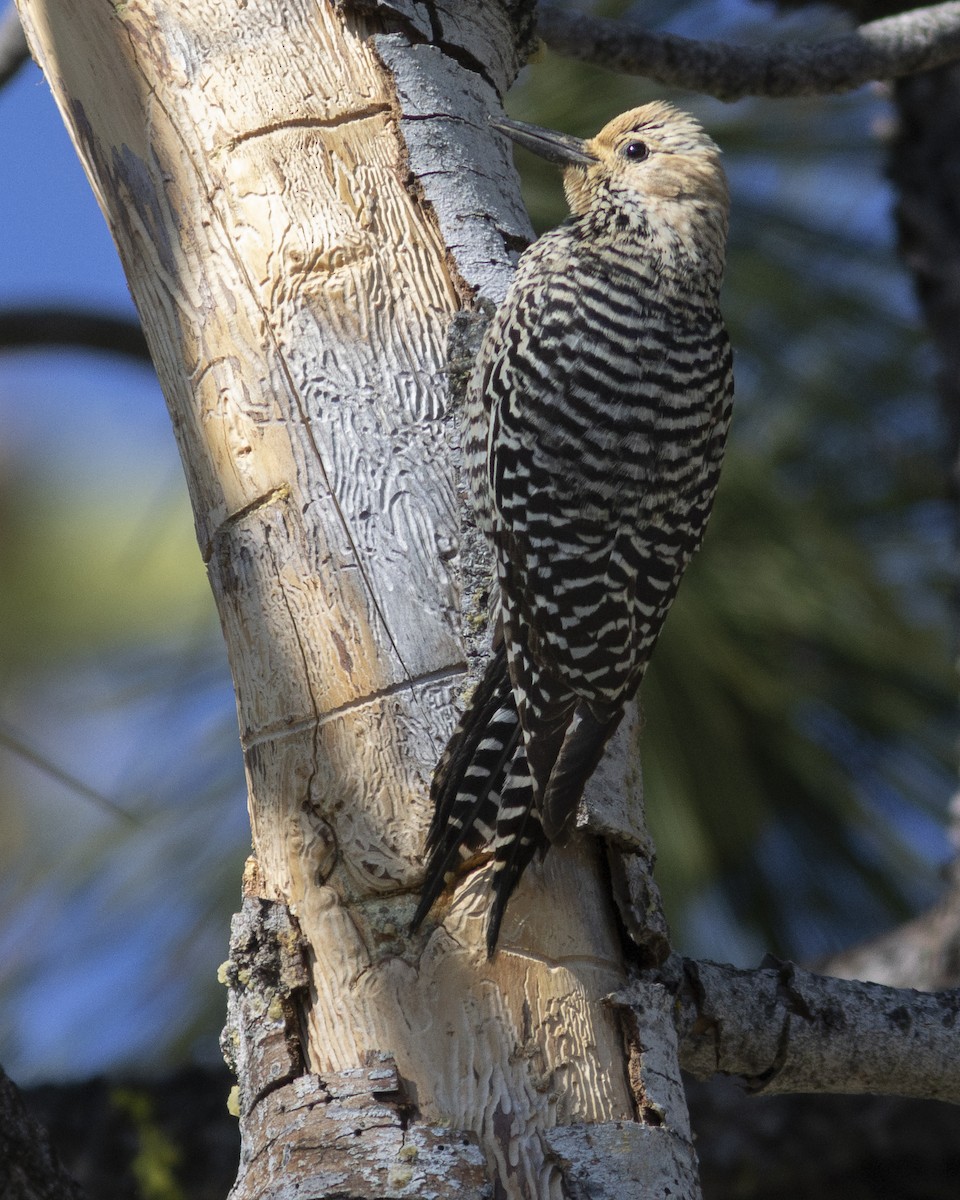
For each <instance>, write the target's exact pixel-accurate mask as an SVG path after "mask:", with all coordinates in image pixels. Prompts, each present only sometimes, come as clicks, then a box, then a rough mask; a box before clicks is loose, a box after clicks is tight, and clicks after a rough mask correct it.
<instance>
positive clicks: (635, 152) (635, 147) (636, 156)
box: [623, 142, 650, 162]
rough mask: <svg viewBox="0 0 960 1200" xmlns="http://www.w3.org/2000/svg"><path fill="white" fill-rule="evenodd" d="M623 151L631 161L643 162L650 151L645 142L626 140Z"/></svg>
mask: <svg viewBox="0 0 960 1200" xmlns="http://www.w3.org/2000/svg"><path fill="white" fill-rule="evenodd" d="M623 153H624V156H625V157H626V158H629V159H630V161H631V162H643V160H644V159H645V158H646V157H647V155H648V154H649V153H650V150H649V148H648V147H647V143H646V142H627V144H626V145H625V146H624V148H623Z"/></svg>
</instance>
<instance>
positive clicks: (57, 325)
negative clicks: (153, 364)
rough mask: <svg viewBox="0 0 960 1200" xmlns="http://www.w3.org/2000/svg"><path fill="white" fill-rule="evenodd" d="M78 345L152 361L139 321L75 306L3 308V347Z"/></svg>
mask: <svg viewBox="0 0 960 1200" xmlns="http://www.w3.org/2000/svg"><path fill="white" fill-rule="evenodd" d="M28 346H75V347H77V348H78V349H80V350H100V351H104V352H105V353H107V354H122V355H125V356H126V357H128V358H135V359H138V360H140V361H142V362H150V351H149V350H148V349H147V342H146V339H145V338H144V336H143V330H142V329H141V328H140V324H139V322H138V321H135V320H131V319H130V318H129V317H111V316H107V315H105V314H103V313H94V312H85V311H84V310H83V309H75V308H10V309H0V350H22V349H25V348H26V347H28Z"/></svg>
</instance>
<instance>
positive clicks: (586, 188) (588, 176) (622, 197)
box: [493, 100, 730, 270]
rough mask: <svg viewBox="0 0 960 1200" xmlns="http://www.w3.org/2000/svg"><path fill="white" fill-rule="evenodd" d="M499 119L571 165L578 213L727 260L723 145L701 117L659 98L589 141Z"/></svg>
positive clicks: (567, 169)
mask: <svg viewBox="0 0 960 1200" xmlns="http://www.w3.org/2000/svg"><path fill="white" fill-rule="evenodd" d="M493 123H494V125H495V126H496V127H497V128H498V129H500V130H502V131H503V132H504V133H506V134H508V136H509V137H511V138H512V139H513V140H514V141H516V142H518V143H519V144H520V145H522V146H526V147H527V149H529V150H532V151H533V152H534V153H536V154H539V155H540V156H541V157H543V158H547V159H549V160H550V161H551V162H556V163H558V164H560V165H561V166H562V167H563V168H564V171H563V183H564V190H565V191H566V194H567V200H568V202H569V204H570V208H571V210H572V212H573V213H574V215H575V216H577V217H580V218H584V219H585V220H587V221H594V220H595V222H596V224H597V226H598V228H602V227H603V226H604V225H608V226H611V227H612V228H617V227H621V228H622V227H628V228H632V229H635V230H639V231H643V232H644V233H645V234H646V235H648V236H649V237H650V238H651V239H652V240H653V241H654V242H655V243H658V244H661V243H662V245H661V249H662V250H664V248H666V252H668V251H669V247H670V246H671V245H672V246H674V247H675V251H676V252H677V253H679V255H680V256H681V257H682V258H683V259H690V260H693V261H694V262H695V261H696V260H701V259H709V260H711V261H712V260H718V261H719V265H720V269H721V270H722V261H723V255H724V248H725V243H726V233H727V217H728V213H729V208H730V194H729V191H728V189H727V179H726V175H725V174H724V171H723V167H722V166H721V164H720V151H719V150H718V148H717V146H716V144H715V143H714V142H713V140H712V139H711V138H710V137H709V136H708V135H707V134H706V133H704V131H703V129H702V128H701V126H700V125H699V123H698V122H697V121H695V120H694V118H693V117H691V116H689V115H688V114H687V113H684V112H680V111H679V110H678V109H676V108H674V107H673V105H671V104H666V103H664V102H663V101H659V100H657V101H654V102H653V103H651V104H644V105H642V106H641V107H640V108H633V109H631V110H630V111H629V112H625V113H621V114H620V116H619V117H614V119H613V120H612V121H610V122H609V123H608V124H606V125H604V127H603V129H601V130H600V132H599V133H598V134H597V135H596V137H592V138H589V139H587V140H586V141H584V140H581V139H580V138H575V137H570V136H569V135H567V134H562V133H555V132H554V131H552V130H548V129H540V128H539V127H537V126H535V125H526V124H522V123H521V122H519V121H504V120H497V121H494V122H493Z"/></svg>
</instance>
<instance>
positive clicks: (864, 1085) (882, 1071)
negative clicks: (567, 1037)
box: [614, 957, 960, 1104]
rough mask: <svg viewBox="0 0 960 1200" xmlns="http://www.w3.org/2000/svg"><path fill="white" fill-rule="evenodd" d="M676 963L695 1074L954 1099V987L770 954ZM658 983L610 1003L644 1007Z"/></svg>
mask: <svg viewBox="0 0 960 1200" xmlns="http://www.w3.org/2000/svg"><path fill="white" fill-rule="evenodd" d="M675 965H679V964H675ZM680 970H681V979H680V983H679V989H678V991H677V996H676V1008H675V1009H674V1012H675V1017H676V1022H677V1032H678V1036H679V1040H680V1062H681V1065H682V1066H683V1067H684V1069H685V1070H687V1071H689V1072H690V1073H691V1074H692V1075H694V1076H696V1077H697V1078H699V1079H704V1078H707V1077H708V1076H710V1075H713V1074H716V1073H718V1072H719V1073H721V1074H724V1075H737V1076H740V1078H741V1081H742V1082H744V1083H745V1084H746V1086H747V1087H749V1088H750V1089H751V1090H752V1091H757V1092H761V1091H762V1092H764V1093H765V1094H771V1093H776V1092H846V1093H849V1094H857V1093H860V1094H862V1093H882V1094H885V1095H891V1096H914V1097H918V1098H924V1099H929V1100H946V1101H949V1102H950V1103H953V1104H960V1054H958V1053H957V1051H958V1042H960V990H953V991H943V992H916V991H912V990H909V989H906V988H891V987H883V986H881V985H880V984H876V983H861V982H858V981H850V980H842V979H833V978H831V977H829V976H825V975H814V974H813V973H812V972H811V971H805V970H803V969H802V968H800V967H798V966H795V965H794V964H793V963H786V962H779V961H778V960H776V959H771V958H769V957H768V958H767V959H766V960H765V961H764V964H763V966H762V967H761V969H759V970H742V969H740V968H737V967H732V966H728V965H721V964H718V963H708V962H693V961H691V960H689V959H684V960H683V962H682V966H680ZM657 986H658V984H657V983H656V982H654V983H652V984H650V983H644V982H640V983H636V984H633V985H631V987H630V988H628V989H626V990H625V991H624V992H621V993H619V994H618V995H617V996H616V997H614V1002H615V1003H616V1004H618V1005H622V1006H623V1007H625V1008H627V1009H629V1010H631V1011H636V1012H642V1011H643V1007H644V1006H645V1005H646V1004H647V994H648V992H649V990H650V988H651V987H654V988H656V987H657Z"/></svg>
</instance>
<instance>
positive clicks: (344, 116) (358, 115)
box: [224, 103, 392, 151]
mask: <svg viewBox="0 0 960 1200" xmlns="http://www.w3.org/2000/svg"><path fill="white" fill-rule="evenodd" d="M391 112H392V108H391V106H390V105H389V104H384V103H379V104H368V105H365V106H364V107H363V108H354V109H350V110H349V111H347V112H343V113H337V114H336V115H335V116H332V117H316V116H314V117H289V118H287V119H285V120H283V121H270V122H268V123H267V124H266V125H258V126H257V127H255V128H253V129H247V130H244V132H243V133H240V134H237V136H236V137H233V138H231V139H230V140H229V142H227V143H225V145H224V149H225V150H228V151H229V150H235V149H236V148H237V147H238V146H242V145H243V144H244V142H249V141H253V140H254V139H256V138H262V137H271V136H272V135H273V134H275V133H284V132H286V130H288V129H340V128H342V127H343V126H344V125H352V124H354V123H355V122H357V121H369V120H371V119H372V118H373V117H381V116H387V115H389V114H390V113H391Z"/></svg>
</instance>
